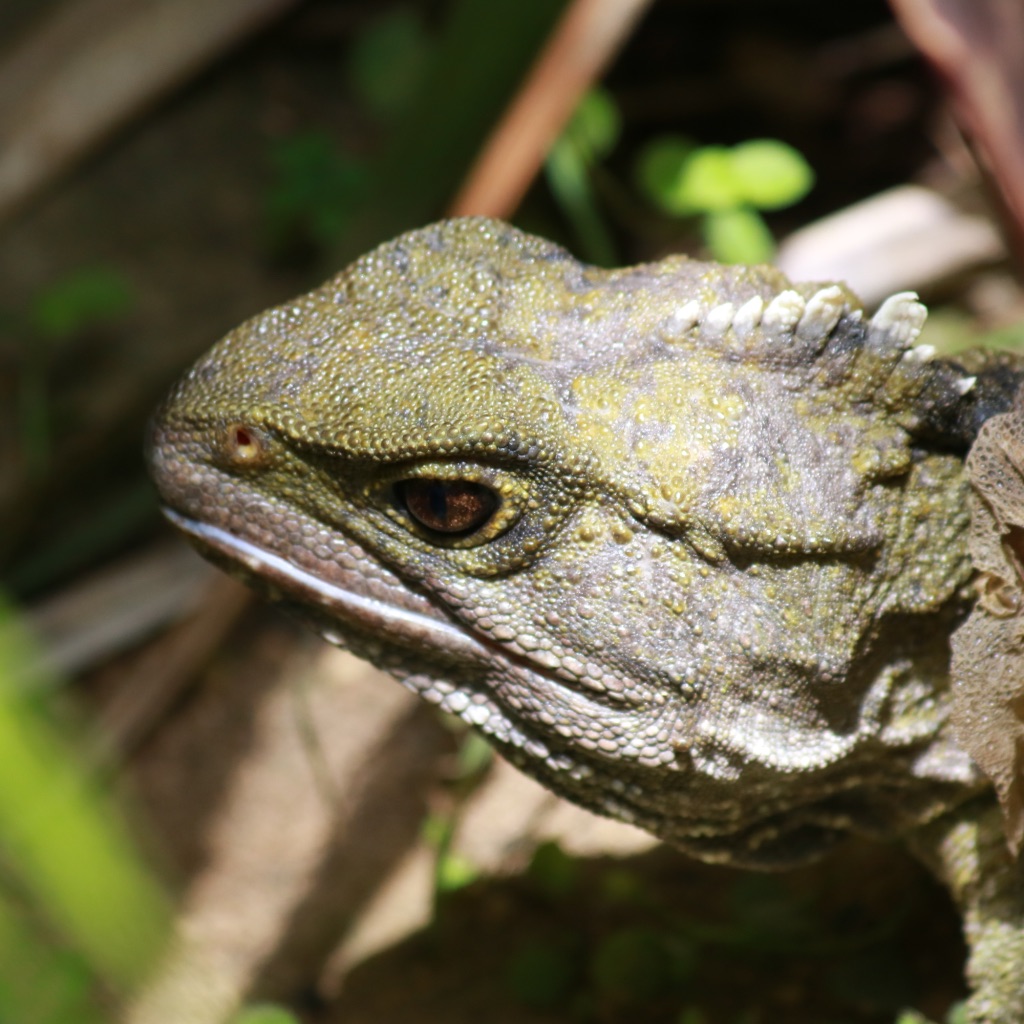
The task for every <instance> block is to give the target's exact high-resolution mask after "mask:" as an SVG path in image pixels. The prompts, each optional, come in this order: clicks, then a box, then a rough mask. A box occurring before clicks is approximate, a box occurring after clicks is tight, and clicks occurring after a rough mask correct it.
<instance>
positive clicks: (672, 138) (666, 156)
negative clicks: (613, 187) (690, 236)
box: [635, 135, 697, 216]
mask: <svg viewBox="0 0 1024 1024" xmlns="http://www.w3.org/2000/svg"><path fill="white" fill-rule="evenodd" d="M694 149H695V147H694V144H693V143H692V142H691V141H690V140H689V139H686V138H683V136H681V135H664V136H662V137H661V138H658V139H654V140H653V141H651V142H649V143H648V144H647V145H646V146H645V147H644V149H643V150H642V151H641V153H640V158H639V160H638V161H637V164H636V173H635V177H636V183H637V187H638V188H639V189H640V191H641V192H642V193H643V194H644V195H645V196H647V198H648V199H650V200H651V201H652V202H653V203H654V204H655V205H656V206H660V207H661V208H662V209H663V210H665V211H666V212H667V213H671V214H675V215H679V216H685V215H687V214H693V213H696V212H697V211H696V210H694V209H693V208H692V207H690V206H688V205H687V204H686V203H684V202H682V201H681V199H680V196H679V182H680V179H681V177H682V174H683V168H684V167H685V166H686V164H687V162H688V161H689V159H690V157H691V156H692V155H693V152H694Z"/></svg>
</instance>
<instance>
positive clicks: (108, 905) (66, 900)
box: [0, 605, 169, 1024]
mask: <svg viewBox="0 0 1024 1024" xmlns="http://www.w3.org/2000/svg"><path fill="white" fill-rule="evenodd" d="M51 689H52V687H51V686H49V685H47V680H46V679H45V675H44V673H43V672H42V671H41V670H40V669H39V668H38V656H37V654H36V652H35V650H34V649H33V647H32V644H31V642H30V641H29V639H28V637H27V636H26V634H25V633H24V631H23V629H22V627H21V626H20V624H19V622H18V620H17V617H16V615H15V613H14V612H13V610H12V609H11V608H9V607H8V606H6V605H0V867H2V875H0V877H2V879H3V886H2V889H0V979H2V983H0V1020H5V1021H6V1020H10V1021H18V1022H19V1024H29V1022H38V1024H57V1022H61V1024H63V1022H65V1021H66V1022H68V1024H71V1022H72V1021H75V1022H76V1024H86V1022H92V1021H97V1022H99V1021H101V1020H104V1019H106V1018H105V1017H104V1016H103V1015H101V1012H100V1008H99V1007H100V1002H99V998H98V997H99V995H100V994H101V993H110V992H112V993H119V994H120V995H122V996H123V995H125V994H127V993H128V992H129V991H131V990H132V989H133V988H134V987H135V986H137V985H138V984H139V983H140V982H142V981H143V979H144V978H145V977H146V975H147V973H148V972H149V971H150V969H151V968H152V967H153V965H154V963H155V960H156V957H157V955H158V954H159V953H160V951H161V950H162V948H163V946H164V944H165V941H166V937H167V934H168V930H169V910H168V906H167V903H166V901H165V898H164V895H163V893H162V891H161V889H160V887H159V886H158V885H157V883H156V882H155V881H154V880H153V878H152V877H151V875H150V874H149V872H148V871H147V869H146V868H145V866H144V865H143V864H142V862H141V861H140V859H139V857H138V854H137V853H136V852H135V849H134V847H133V844H132V841H131V839H130V838H129V836H128V833H127V831H126V829H125V827H124V824H123V822H122V820H121V817H120V815H119V814H118V813H117V811H116V810H115V807H114V804H113V802H112V800H111V797H110V795H109V794H108V793H107V792H105V791H104V789H103V788H102V787H100V786H99V784H98V783H97V782H96V780H95V779H94V778H93V773H92V772H90V771H88V770H87V769H86V768H85V767H84V761H83V756H82V753H81V750H80V749H79V747H80V746H81V745H80V744H79V743H77V742H76V741H75V740H74V739H73V738H72V736H71V733H70V731H69V730H68V729H67V728H66V727H65V726H63V725H62V724H60V723H58V722H57V721H56V720H55V718H54V715H53V713H52V708H51V706H50V702H49V701H48V700H47V698H46V694H47V693H48V692H49V691H50V690H51Z"/></svg>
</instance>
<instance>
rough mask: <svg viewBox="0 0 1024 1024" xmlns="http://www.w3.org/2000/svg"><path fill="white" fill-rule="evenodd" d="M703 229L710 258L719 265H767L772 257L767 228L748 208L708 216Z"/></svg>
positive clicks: (770, 236)
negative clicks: (719, 262)
mask: <svg viewBox="0 0 1024 1024" xmlns="http://www.w3.org/2000/svg"><path fill="white" fill-rule="evenodd" d="M703 227H704V241H705V242H706V243H707V247H708V249H710V250H711V255H712V256H714V258H715V259H716V260H719V261H721V262H722V263H768V262H769V261H770V260H771V259H772V257H773V256H774V254H775V240H774V239H773V238H772V234H771V232H770V231H769V230H768V225H767V224H765V222H764V221H763V220H762V219H761V215H760V214H759V213H758V212H757V211H756V210H752V209H750V208H749V207H737V208H735V209H729V210H716V211H714V212H711V213H708V214H707V216H706V217H705V218H704V225H703Z"/></svg>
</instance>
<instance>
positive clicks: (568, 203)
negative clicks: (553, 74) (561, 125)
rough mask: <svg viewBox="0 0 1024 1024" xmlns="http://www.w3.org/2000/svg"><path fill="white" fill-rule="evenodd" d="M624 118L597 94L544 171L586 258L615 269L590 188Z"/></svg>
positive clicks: (571, 124)
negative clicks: (595, 173) (593, 177)
mask: <svg viewBox="0 0 1024 1024" xmlns="http://www.w3.org/2000/svg"><path fill="white" fill-rule="evenodd" d="M621 120H622V119H621V117H620V116H619V111H618V108H617V107H616V105H615V101H614V100H613V99H612V97H611V96H610V95H609V94H608V93H607V92H605V91H604V90H603V89H593V90H591V91H590V92H588V93H587V94H586V95H585V96H584V97H583V99H582V100H581V101H580V103H579V106H578V107H577V108H576V111H575V113H574V114H573V116H572V117H571V118H570V120H569V123H568V124H567V125H566V127H565V131H563V132H562V134H561V136H560V137H559V138H558V139H557V140H556V142H555V144H554V145H553V146H552V147H551V150H550V151H549V153H548V157H547V161H546V163H545V165H544V171H545V175H546V177H547V180H548V185H549V187H550V188H551V193H552V195H553V196H554V197H555V200H556V201H557V202H558V204H559V206H561V208H562V211H563V212H564V213H565V216H566V217H567V218H568V220H569V223H570V224H571V225H572V228H573V231H574V232H575V234H576V238H577V241H578V243H579V246H580V251H581V255H582V256H583V257H584V258H585V259H587V260H589V261H590V262H591V263H597V264H599V265H601V266H611V265H612V264H614V263H615V261H616V260H615V256H616V254H615V244H614V242H613V241H612V237H611V234H610V232H609V231H608V228H607V226H606V224H605V222H604V218H603V217H602V215H601V213H600V211H599V210H598V206H597V202H596V200H595V198H594V190H593V186H592V184H591V175H592V173H593V170H594V168H595V167H596V166H597V164H598V163H599V162H600V161H601V160H602V159H604V157H606V156H607V155H608V154H609V153H610V152H611V151H612V149H614V148H615V144H616V142H618V139H619V134H620V132H621V128H622V125H621Z"/></svg>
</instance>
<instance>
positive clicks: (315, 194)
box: [267, 132, 368, 246]
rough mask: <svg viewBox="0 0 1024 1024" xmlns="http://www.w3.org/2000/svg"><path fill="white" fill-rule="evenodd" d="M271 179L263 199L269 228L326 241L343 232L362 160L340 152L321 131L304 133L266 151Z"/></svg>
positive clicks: (359, 194) (361, 184) (362, 177)
mask: <svg viewBox="0 0 1024 1024" xmlns="http://www.w3.org/2000/svg"><path fill="white" fill-rule="evenodd" d="M271 162H272V164H273V167H274V179H275V180H274V184H273V185H272V187H271V190H270V194H269V195H268V198H267V212H268V215H269V218H270V225H271V229H272V230H273V231H274V232H275V233H276V234H277V235H278V236H287V235H289V234H294V233H299V234H305V235H307V236H308V237H309V238H310V240H312V241H313V242H315V243H317V244H319V245H323V246H328V245H330V244H332V243H334V242H336V241H337V240H338V238H340V237H341V235H342V234H343V233H344V231H345V229H346V227H347V226H348V224H349V221H350V219H351V217H352V216H353V214H354V213H355V211H356V210H357V209H358V207H359V203H360V201H361V200H362V198H363V196H364V195H365V192H366V188H367V184H368V181H367V171H366V167H365V166H364V164H363V163H362V161H360V160H357V159H354V158H352V157H349V156H347V155H346V154H344V153H342V152H341V151H340V149H339V148H338V146H337V144H336V143H335V142H334V140H333V139H332V138H331V137H330V136H328V135H327V134H325V133H324V132H306V133H303V134H301V135H295V136H293V137H292V138H290V139H285V140H284V141H282V142H279V143H277V145H276V146H275V147H274V149H273V150H272V152H271Z"/></svg>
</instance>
